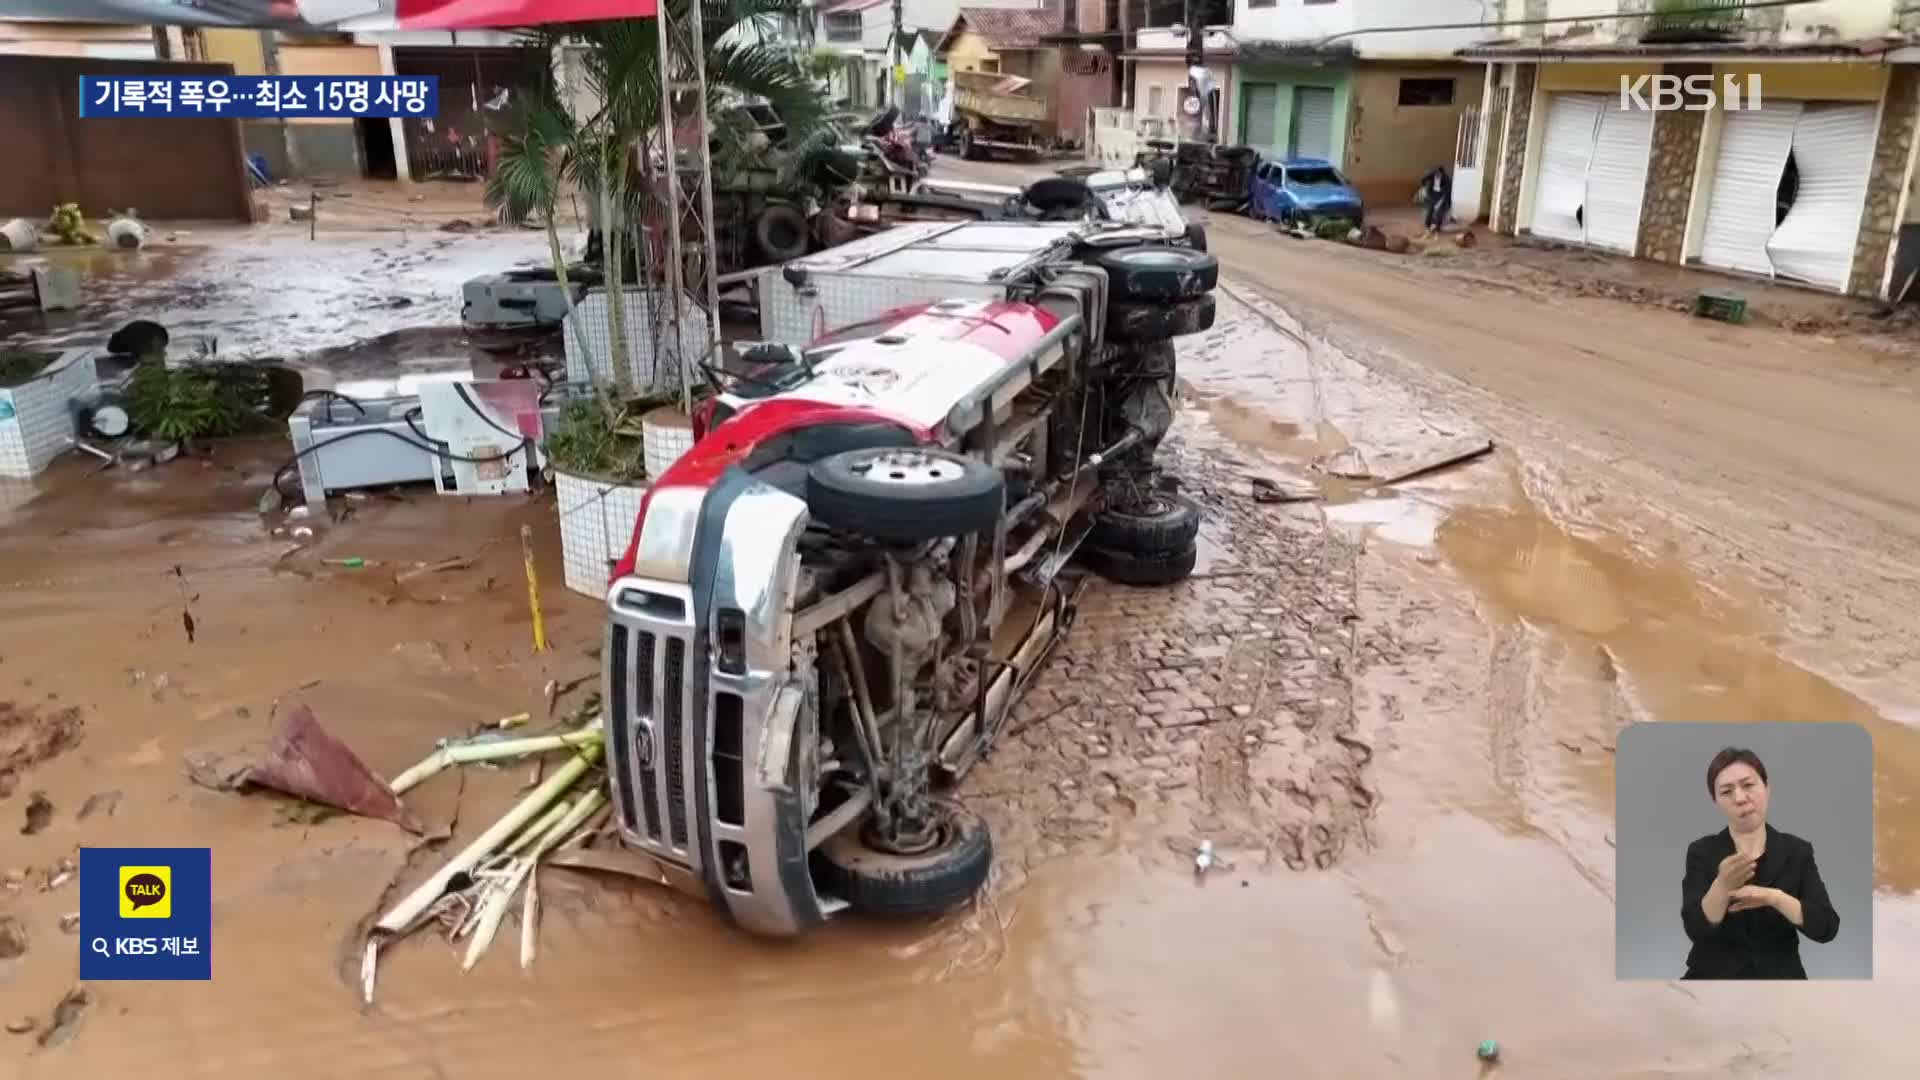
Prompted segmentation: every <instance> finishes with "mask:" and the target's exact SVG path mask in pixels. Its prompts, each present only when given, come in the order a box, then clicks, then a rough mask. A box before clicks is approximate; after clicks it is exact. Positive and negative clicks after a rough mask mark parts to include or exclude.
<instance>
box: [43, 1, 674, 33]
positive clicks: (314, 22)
mask: <svg viewBox="0 0 1920 1080" xmlns="http://www.w3.org/2000/svg"><path fill="white" fill-rule="evenodd" d="M5 6H6V9H7V16H8V17H9V18H16V19H19V18H25V19H59V20H64V21H70V22H113V23H137V24H141V25H151V24H160V25H167V26H210V27H259V28H262V29H272V30H334V31H365V32H376V31H381V30H478V29H484V28H506V27H515V26H536V25H539V24H542V23H563V22H586V21H590V20H594V19H638V18H648V17H651V16H652V15H653V14H654V13H655V12H656V11H657V10H658V7H659V4H658V0H196V2H195V3H193V4H183V3H181V2H180V0H6V4H5Z"/></svg>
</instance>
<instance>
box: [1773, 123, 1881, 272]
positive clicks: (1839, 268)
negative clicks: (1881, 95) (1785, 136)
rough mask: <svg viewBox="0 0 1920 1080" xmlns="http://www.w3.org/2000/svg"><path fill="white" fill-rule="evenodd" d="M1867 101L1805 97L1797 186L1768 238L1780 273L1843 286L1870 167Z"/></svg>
mask: <svg viewBox="0 0 1920 1080" xmlns="http://www.w3.org/2000/svg"><path fill="white" fill-rule="evenodd" d="M1874 129H1875V118H1874V106H1872V105H1837V104H1836V105H1812V104H1810V105H1808V106H1807V107H1806V108H1805V109H1803V110H1801V113H1800V122H1799V123H1798V124H1795V125H1794V128H1793V161H1794V164H1795V165H1796V166H1797V167H1798V168H1799V171H1800V189H1799V192H1798V194H1797V195H1796V197H1795V198H1794V201H1793V207H1792V209H1790V210H1788V211H1787V216H1786V218H1785V220H1783V221H1781V222H1780V227H1779V228H1778V229H1776V230H1775V231H1774V233H1773V238H1772V239H1771V240H1768V241H1767V254H1768V255H1769V256H1771V257H1772V259H1773V268H1774V271H1775V272H1776V273H1778V274H1779V275H1780V276H1782V277H1790V278H1796V279H1798V280H1800V281H1805V282H1810V283H1812V284H1814V285H1824V286H1826V287H1827V288H1829V289H1841V290H1844V289H1845V288H1846V287H1847V277H1848V274H1849V272H1850V271H1851V270H1852V269H1853V247H1854V241H1855V240H1856V239H1857V238H1858V237H1859V235H1860V215H1861V212H1862V211H1863V209H1864V208H1865V206H1866V199H1867V177H1868V175H1869V174H1871V173H1872V171H1873V144H1874V136H1875V130H1874Z"/></svg>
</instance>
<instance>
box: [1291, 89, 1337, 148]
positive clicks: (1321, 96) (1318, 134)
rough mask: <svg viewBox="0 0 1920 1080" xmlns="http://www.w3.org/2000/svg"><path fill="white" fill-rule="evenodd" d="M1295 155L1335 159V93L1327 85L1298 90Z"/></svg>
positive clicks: (1295, 107)
mask: <svg viewBox="0 0 1920 1080" xmlns="http://www.w3.org/2000/svg"><path fill="white" fill-rule="evenodd" d="M1293 118H1294V119H1293V125H1294V126H1293V156H1295V157H1309V158H1325V159H1327V160H1332V158H1333V91H1332V90H1329V89H1327V88H1326V87H1323V86H1302V87H1298V88H1296V89H1295V90H1294V99H1293Z"/></svg>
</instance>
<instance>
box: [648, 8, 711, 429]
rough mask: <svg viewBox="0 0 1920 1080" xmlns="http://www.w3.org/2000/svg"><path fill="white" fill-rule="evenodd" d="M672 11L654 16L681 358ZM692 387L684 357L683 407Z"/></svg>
mask: <svg viewBox="0 0 1920 1080" xmlns="http://www.w3.org/2000/svg"><path fill="white" fill-rule="evenodd" d="M689 6H691V7H692V8H693V9H694V18H696V19H697V18H699V17H700V16H699V9H700V0H690V3H689ZM670 7H671V4H670V3H663V4H661V5H660V9H659V14H657V15H655V16H654V22H655V23H656V24H657V25H658V26H659V29H660V142H661V146H662V149H663V151H664V153H665V154H666V180H667V265H666V275H665V278H666V281H665V286H666V290H667V327H668V332H669V333H671V334H672V335H673V336H674V345H675V346H676V348H675V355H678V348H677V347H678V345H679V344H680V326H681V321H682V319H684V318H685V316H686V304H685V301H686V296H685V294H684V292H683V291H682V282H681V260H680V162H679V155H678V154H677V153H676V152H675V150H674V145H673V127H674V121H675V119H676V117H675V116H674V110H673V92H674V85H675V80H674V77H673V69H674V60H675V58H676V57H677V56H678V54H679V50H678V49H676V48H674V43H673V28H672V27H671V26H670V25H669V24H670V23H671V22H672V21H673V20H672V17H671V16H670V15H669V14H668V9H669V8H670ZM642 235H645V232H644V223H643V226H642ZM654 347H655V349H656V350H657V349H658V348H659V343H658V342H655V346H654ZM657 355H658V353H657V352H656V356H657ZM658 370H659V369H658V368H657V367H656V368H655V371H656V372H657V371H658ZM692 385H693V384H692V376H691V375H690V374H689V373H688V372H687V362H686V357H684V356H682V357H680V389H681V393H682V395H683V396H682V397H681V401H682V402H683V403H690V401H689V399H690V398H691V397H692V393H691V391H692Z"/></svg>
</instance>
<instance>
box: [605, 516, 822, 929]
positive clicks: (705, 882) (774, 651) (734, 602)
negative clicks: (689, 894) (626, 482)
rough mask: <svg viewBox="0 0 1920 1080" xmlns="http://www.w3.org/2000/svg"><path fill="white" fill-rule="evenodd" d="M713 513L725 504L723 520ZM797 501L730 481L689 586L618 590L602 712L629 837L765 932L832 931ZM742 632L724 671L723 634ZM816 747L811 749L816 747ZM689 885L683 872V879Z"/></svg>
mask: <svg viewBox="0 0 1920 1080" xmlns="http://www.w3.org/2000/svg"><path fill="white" fill-rule="evenodd" d="M716 500H720V501H722V502H723V505H715V503H716ZM805 526H806V507H805V504H804V503H802V502H801V501H800V500H798V499H795V498H793V497H792V496H790V495H787V494H785V493H784V492H781V491H778V490H776V489H774V488H771V487H768V486H766V485H763V484H758V483H754V482H752V481H744V482H739V483H735V484H732V485H728V484H726V483H725V482H723V483H722V484H721V485H717V486H716V489H715V490H714V491H713V492H712V493H710V494H709V495H708V498H707V504H706V505H705V506H704V507H703V508H702V511H701V513H700V514H699V519H698V525H697V527H696V528H695V535H694V537H693V541H692V545H691V546H692V552H691V554H692V557H691V559H690V560H689V561H688V562H687V564H686V565H687V568H688V572H687V578H688V580H686V581H671V580H662V579H661V578H659V577H654V576H638V575H636V576H629V577H623V578H620V579H619V580H617V581H615V582H614V583H613V584H612V586H611V587H610V588H609V589H608V593H607V610H608V616H609V617H608V622H607V632H606V640H605V643H604V646H605V647H604V652H603V654H602V655H603V659H602V669H603V678H604V685H603V690H602V698H601V700H602V702H603V703H604V710H603V719H604V723H605V726H606V740H607V748H608V755H607V760H608V775H609V779H610V782H611V788H612V795H613V802H614V807H615V810H616V812H617V814H618V816H619V822H620V833H621V836H622V838H623V839H624V840H625V841H626V842H627V843H628V844H630V845H632V846H633V847H635V848H638V849H639V850H641V851H643V852H645V853H647V854H648V855H651V856H653V857H654V858H655V859H657V860H658V861H660V862H661V863H663V864H665V865H666V866H667V867H668V868H669V877H675V878H683V879H687V880H689V881H692V882H697V883H698V884H697V886H696V887H697V888H698V889H699V890H700V891H703V892H704V893H705V894H706V896H707V898H708V899H709V900H710V901H711V902H712V903H713V904H714V905H715V907H717V908H718V909H720V910H721V911H724V912H726V913H727V914H728V915H729V916H730V917H731V918H732V919H733V920H734V921H735V922H737V923H739V924H740V925H741V926H742V927H744V928H746V929H747V930H750V931H752V932H755V933H759V934H765V935H771V936H780V937H787V936H793V935H797V934H799V933H801V932H803V931H805V930H806V929H808V928H810V927H812V926H814V925H817V924H818V923H820V922H822V921H824V919H825V915H824V913H823V912H822V909H821V903H820V898H819V897H818V896H817V895H816V894H815V892H814V889H813V881H812V878H811V877H810V876H809V874H808V872H807V847H806V826H807V818H808V815H809V813H810V811H811V807H810V806H809V805H808V803H809V799H810V793H808V792H806V791H804V790H802V786H803V785H802V784H801V783H800V777H799V767H798V764H797V763H798V761H799V760H800V759H801V756H802V753H803V751H804V749H805V748H804V747H803V746H801V745H799V744H798V741H797V740H796V738H795V732H796V730H803V731H808V732H810V731H811V728H810V726H806V727H803V715H802V713H803V710H805V709H806V708H809V707H810V705H811V703H810V702H808V701H807V700H806V690H805V684H804V683H803V681H802V680H800V679H798V678H797V677H796V675H795V673H794V667H795V664H794V650H793V643H792V641H791V624H792V604H793V591H794V588H795V586H796V584H797V581H798V573H799V557H798V554H797V551H796V548H795V543H796V541H797V539H798V537H799V535H800V532H801V531H802V530H803V529H804V528H805ZM723 612H724V613H726V614H727V618H728V625H739V626H742V627H744V630H743V634H742V636H743V639H744V640H743V648H742V649H740V650H739V652H738V654H737V655H740V656H743V657H744V663H743V664H737V665H734V666H736V667H737V668H738V669H737V670H733V671H728V670H725V668H726V666H727V665H726V664H725V663H723V661H722V659H721V652H722V650H720V649H718V648H716V642H715V637H714V628H716V627H718V626H721V625H723V623H722V613H723ZM809 737H810V736H809ZM676 870H677V871H679V872H680V873H677V874H676V873H673V871H676Z"/></svg>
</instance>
